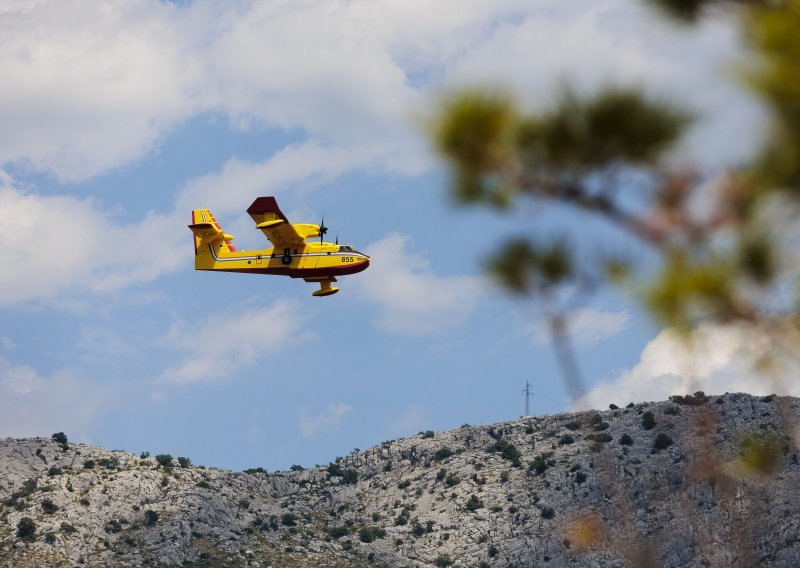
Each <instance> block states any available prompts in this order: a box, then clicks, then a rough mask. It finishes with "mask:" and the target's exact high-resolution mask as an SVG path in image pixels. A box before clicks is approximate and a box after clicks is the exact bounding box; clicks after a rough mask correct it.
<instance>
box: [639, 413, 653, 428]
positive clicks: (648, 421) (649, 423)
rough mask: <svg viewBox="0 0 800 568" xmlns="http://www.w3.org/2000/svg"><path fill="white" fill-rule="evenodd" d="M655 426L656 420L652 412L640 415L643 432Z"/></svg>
mask: <svg viewBox="0 0 800 568" xmlns="http://www.w3.org/2000/svg"><path fill="white" fill-rule="evenodd" d="M655 425H656V419H655V417H654V416H653V413H652V412H650V411H649V410H648V411H647V412H645V413H644V414H642V428H644V429H645V430H652V429H653V428H655Z"/></svg>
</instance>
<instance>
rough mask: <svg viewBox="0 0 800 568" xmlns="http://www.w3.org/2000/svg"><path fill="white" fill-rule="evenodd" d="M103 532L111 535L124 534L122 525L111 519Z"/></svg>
mask: <svg viewBox="0 0 800 568" xmlns="http://www.w3.org/2000/svg"><path fill="white" fill-rule="evenodd" d="M103 530H104V531H106V532H107V533H109V534H116V533H119V532H122V523H120V522H119V521H118V520H117V519H111V520H110V521H108V522H107V523H106V524H105V525H104V526H103Z"/></svg>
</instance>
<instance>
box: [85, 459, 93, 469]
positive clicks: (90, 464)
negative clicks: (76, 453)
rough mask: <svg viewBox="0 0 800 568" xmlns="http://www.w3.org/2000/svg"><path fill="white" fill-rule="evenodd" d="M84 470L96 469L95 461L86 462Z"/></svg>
mask: <svg viewBox="0 0 800 568" xmlns="http://www.w3.org/2000/svg"><path fill="white" fill-rule="evenodd" d="M83 469H94V460H86V461H85V462H83Z"/></svg>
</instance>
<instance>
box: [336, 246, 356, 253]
mask: <svg viewBox="0 0 800 568" xmlns="http://www.w3.org/2000/svg"><path fill="white" fill-rule="evenodd" d="M339 252H353V247H349V246H347V245H342V246H340V247H339Z"/></svg>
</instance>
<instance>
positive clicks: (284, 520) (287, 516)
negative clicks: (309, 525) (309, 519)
mask: <svg viewBox="0 0 800 568" xmlns="http://www.w3.org/2000/svg"><path fill="white" fill-rule="evenodd" d="M281 524H282V525H283V526H286V527H295V526H297V515H295V514H294V513H284V514H283V515H281Z"/></svg>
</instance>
